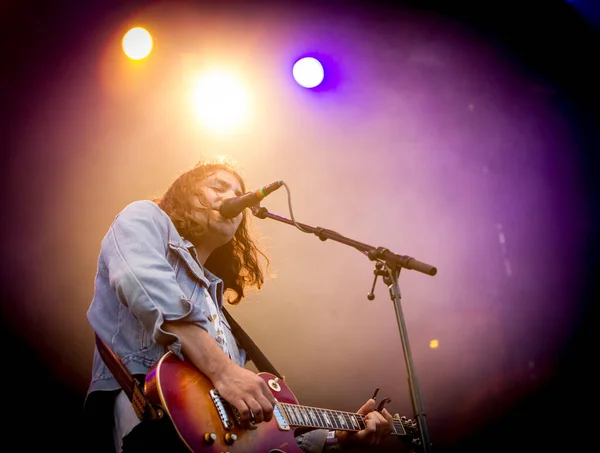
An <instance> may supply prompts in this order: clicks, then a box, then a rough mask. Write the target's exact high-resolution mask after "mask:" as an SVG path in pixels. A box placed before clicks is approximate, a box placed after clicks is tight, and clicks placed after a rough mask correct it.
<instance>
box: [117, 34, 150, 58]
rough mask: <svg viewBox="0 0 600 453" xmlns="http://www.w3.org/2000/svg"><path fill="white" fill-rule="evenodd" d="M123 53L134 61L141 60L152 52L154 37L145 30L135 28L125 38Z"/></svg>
mask: <svg viewBox="0 0 600 453" xmlns="http://www.w3.org/2000/svg"><path fill="white" fill-rule="evenodd" d="M122 46H123V52H125V55H127V56H128V57H129V58H131V59H132V60H141V59H142V58H146V57H147V56H148V55H150V52H151V51H152V36H150V33H148V31H147V30H146V29H145V28H142V27H134V28H132V29H130V30H129V31H128V32H127V33H125V36H123V42H122Z"/></svg>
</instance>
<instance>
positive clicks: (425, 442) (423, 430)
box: [250, 204, 437, 453]
mask: <svg viewBox="0 0 600 453" xmlns="http://www.w3.org/2000/svg"><path fill="white" fill-rule="evenodd" d="M250 209H251V211H252V214H254V216H256V217H258V218H259V219H266V218H270V219H273V220H277V221H279V222H282V223H286V224H288V225H292V226H296V227H298V228H300V229H301V230H302V231H304V232H306V233H313V234H314V235H315V236H317V237H318V238H319V239H321V240H322V241H326V240H327V239H331V240H333V241H336V242H340V243H342V244H346V245H349V246H351V247H354V248H356V249H358V250H359V251H360V252H362V253H364V254H365V255H367V257H368V258H369V259H370V260H371V261H376V265H375V271H374V274H375V280H374V281H373V289H371V293H369V295H368V296H367V297H368V298H369V300H373V299H374V298H375V296H374V294H373V290H374V288H375V283H376V281H377V277H378V276H379V275H381V276H382V277H383V280H384V283H386V284H387V285H388V288H389V292H390V298H391V299H392V302H393V303H394V308H395V310H396V320H397V322H398V330H399V332H400V339H401V342H402V347H403V350H404V359H405V361H406V371H407V374H408V387H409V390H410V397H411V402H412V406H413V411H414V414H415V417H416V419H417V423H418V426H419V439H418V440H417V439H414V440H413V442H415V441H416V442H415V443H416V444H417V446H418V447H419V449H420V450H421V451H423V452H424V453H430V452H431V451H432V450H431V442H430V440H429V430H428V428H427V422H426V421H425V408H424V405H423V398H422V395H421V388H420V386H419V382H418V380H417V377H416V375H415V372H414V364H413V360H412V353H411V351H410V343H409V339H408V334H407V332H406V324H405V322H404V315H403V314H402V307H401V304H400V300H401V294H400V286H399V283H398V280H399V277H400V271H401V270H402V268H404V269H410V270H415V271H418V272H422V273H423V274H427V275H430V276H434V275H435V274H437V269H436V268H435V267H433V266H431V265H429V264H426V263H423V262H421V261H418V260H416V259H414V258H412V257H410V256H404V255H397V254H395V253H392V252H391V251H389V250H388V249H386V248H384V247H373V246H371V245H368V244H364V243H362V242H358V241H354V240H352V239H349V238H347V237H344V236H342V235H341V234H339V233H336V232H335V231H332V230H328V229H325V228H321V227H316V228H315V227H311V226H309V225H306V224H303V223H300V222H296V221H292V220H290V219H286V218H285V217H281V216H279V215H276V214H273V213H270V212H269V211H268V210H267V209H266V208H264V207H261V206H260V205H258V204H257V205H254V206H252V207H250ZM383 266H385V267H386V270H385V271H382V270H381V269H382V267H383ZM386 274H387V275H386Z"/></svg>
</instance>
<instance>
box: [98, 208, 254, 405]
mask: <svg viewBox="0 0 600 453" xmlns="http://www.w3.org/2000/svg"><path fill="white" fill-rule="evenodd" d="M204 288H206V289H207V290H208V292H209V294H210V295H211V297H212V298H213V300H215V301H216V302H217V305H218V306H219V309H221V307H222V305H223V282H222V281H221V280H220V279H219V278H217V277H215V276H214V275H213V274H211V273H210V272H209V271H208V270H206V269H204V268H203V267H202V266H201V265H200V264H198V261H197V259H196V251H195V249H194V246H193V245H192V243H191V242H189V241H188V240H186V239H184V238H182V237H181V236H180V235H179V233H178V232H177V229H176V228H175V225H174V224H173V222H172V221H171V219H170V218H169V217H168V216H167V214H166V213H165V212H164V211H163V210H162V209H160V208H159V207H158V205H156V204H155V203H153V202H151V201H147V200H143V201H135V202H133V203H131V204H129V205H128V206H126V207H125V209H123V210H122V211H121V212H120V213H119V214H118V215H117V217H116V218H115V220H114V222H113V223H112V225H111V226H110V228H109V230H108V232H107V234H106V236H105V237H104V239H103V240H102V246H101V249H100V255H99V257H98V271H97V274H96V281H95V288H94V298H93V300H92V303H91V305H90V308H89V310H88V313H87V315H88V320H89V323H90V324H91V326H92V328H93V330H94V332H96V333H97V334H98V336H99V337H100V338H101V339H102V340H103V341H104V342H105V343H106V344H107V345H108V346H109V347H110V348H111V349H112V350H113V351H114V352H115V353H116V354H117V356H119V358H121V361H122V362H123V364H124V365H125V367H127V369H128V370H129V371H130V372H131V373H132V374H146V372H147V371H148V369H149V368H150V367H151V366H152V365H153V364H154V363H155V362H156V361H157V360H158V359H159V358H160V357H162V356H163V355H164V354H165V353H166V351H167V350H168V349H170V350H172V351H173V352H174V353H175V354H177V355H178V356H179V357H180V358H183V357H182V356H181V341H180V339H179V338H178V337H177V336H176V335H174V334H172V333H169V332H166V331H165V330H164V329H163V328H162V325H163V323H164V322H165V321H176V320H185V321H188V322H191V323H193V324H195V325H197V326H199V327H202V328H203V329H204V330H206V331H207V332H208V333H210V334H211V336H213V337H215V335H216V333H215V332H214V326H213V324H212V323H211V322H210V321H209V319H208V317H209V306H208V304H209V303H210V300H208V299H207V298H206V297H205V292H204ZM222 322H223V324H224V327H225V329H224V330H225V335H226V339H227V343H228V345H229V349H230V353H231V358H232V360H233V361H234V362H235V363H237V364H238V365H241V366H244V364H245V363H246V353H245V351H244V350H242V349H240V348H239V347H238V344H237V343H236V341H235V339H234V337H233V335H232V334H231V328H230V326H229V324H228V323H227V320H226V319H225V317H224V316H222ZM119 387H120V386H119V384H118V383H117V381H116V380H115V378H114V377H113V376H112V374H111V373H110V371H109V369H108V367H107V366H106V365H105V364H104V362H103V361H102V359H101V358H100V355H99V354H98V351H97V350H95V351H94V362H93V367H92V380H91V383H90V387H89V389H88V393H90V392H92V391H95V390H114V389H118V388H119Z"/></svg>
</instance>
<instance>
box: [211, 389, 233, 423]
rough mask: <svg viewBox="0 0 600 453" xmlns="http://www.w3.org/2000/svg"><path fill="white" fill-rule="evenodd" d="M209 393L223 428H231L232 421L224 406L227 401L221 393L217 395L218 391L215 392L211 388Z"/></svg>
mask: <svg viewBox="0 0 600 453" xmlns="http://www.w3.org/2000/svg"><path fill="white" fill-rule="evenodd" d="M209 393H210V398H211V399H212V401H213V404H214V405H215V409H217V413H218V414H219V418H220V419H221V423H223V427H224V428H225V429H232V428H233V426H234V422H233V420H232V419H231V417H230V416H229V414H228V413H227V410H226V409H225V406H226V405H227V404H228V403H227V402H226V401H225V400H224V399H223V398H221V395H219V392H217V391H216V390H215V389H212V390H211V391H210V392H209Z"/></svg>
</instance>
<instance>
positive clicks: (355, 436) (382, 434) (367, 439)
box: [335, 398, 394, 449]
mask: <svg viewBox="0 0 600 453" xmlns="http://www.w3.org/2000/svg"><path fill="white" fill-rule="evenodd" d="M357 413H358V414H361V415H364V416H365V417H364V421H365V425H366V426H365V428H364V429H362V430H360V431H358V432H350V431H339V430H338V431H336V433H335V435H336V437H337V439H338V442H339V445H340V447H341V448H342V449H352V448H356V447H360V446H373V445H379V444H380V443H381V442H382V441H383V440H384V439H385V438H386V437H387V436H389V435H390V434H391V433H392V431H393V430H394V422H393V417H392V415H391V414H390V413H389V412H388V411H387V409H385V408H384V409H383V410H382V411H381V412H378V411H377V402H376V401H375V400H374V399H373V398H371V399H369V400H368V401H367V402H366V403H365V404H364V405H363V406H362V407H361V408H360V409H359V410H358V411H357Z"/></svg>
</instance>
